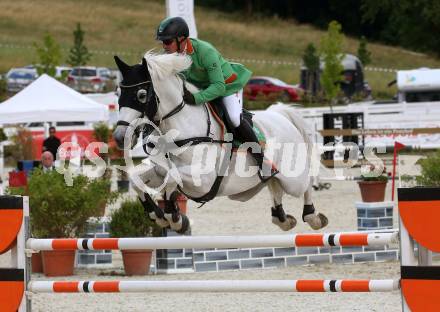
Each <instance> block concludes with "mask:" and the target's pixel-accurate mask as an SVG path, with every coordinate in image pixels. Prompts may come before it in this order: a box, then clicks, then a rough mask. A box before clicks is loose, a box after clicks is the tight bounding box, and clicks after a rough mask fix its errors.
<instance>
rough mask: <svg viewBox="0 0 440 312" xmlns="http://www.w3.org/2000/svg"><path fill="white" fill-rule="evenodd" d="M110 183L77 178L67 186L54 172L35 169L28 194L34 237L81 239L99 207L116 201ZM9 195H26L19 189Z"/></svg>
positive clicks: (60, 176) (97, 213)
mask: <svg viewBox="0 0 440 312" xmlns="http://www.w3.org/2000/svg"><path fill="white" fill-rule="evenodd" d="M109 183H110V182H109V181H108V180H103V179H95V180H91V179H89V178H88V177H86V176H83V175H78V176H74V177H73V185H72V186H67V185H66V183H65V181H64V176H63V175H61V174H59V173H58V172H56V171H55V170H54V171H48V172H43V171H42V170H41V169H39V168H36V169H34V170H33V171H32V174H31V176H30V178H29V181H28V189H27V191H26V194H27V195H29V205H30V216H31V228H32V232H33V235H34V236H35V237H40V238H52V237H54V238H56V237H79V236H80V235H81V234H83V232H84V229H85V226H86V225H87V220H88V219H89V218H90V217H94V216H98V215H99V211H100V205H102V203H103V202H105V203H110V202H113V201H114V200H115V199H116V198H117V196H118V195H117V193H116V192H109V188H110V184H109ZM9 192H10V193H15V194H21V195H22V194H23V193H22V192H23V190H21V191H20V190H19V189H18V190H12V189H11V190H9Z"/></svg>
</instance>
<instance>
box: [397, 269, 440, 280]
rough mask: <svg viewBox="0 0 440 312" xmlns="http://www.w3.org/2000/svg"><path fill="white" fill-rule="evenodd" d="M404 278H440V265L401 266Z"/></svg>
mask: <svg viewBox="0 0 440 312" xmlns="http://www.w3.org/2000/svg"><path fill="white" fill-rule="evenodd" d="M400 274H401V277H402V279H421V280H440V267H439V266H401V267H400Z"/></svg>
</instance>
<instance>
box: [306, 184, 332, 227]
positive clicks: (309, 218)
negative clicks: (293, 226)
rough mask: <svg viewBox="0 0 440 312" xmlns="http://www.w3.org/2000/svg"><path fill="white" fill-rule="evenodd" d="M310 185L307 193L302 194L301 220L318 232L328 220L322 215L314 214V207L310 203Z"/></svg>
mask: <svg viewBox="0 0 440 312" xmlns="http://www.w3.org/2000/svg"><path fill="white" fill-rule="evenodd" d="M311 185H312V184H310V185H309V187H308V188H307V191H306V192H305V193H304V208H303V214H302V219H303V221H304V222H307V223H308V224H309V225H310V227H311V228H312V229H314V230H319V229H322V228H323V227H325V226H326V225H327V224H328V219H327V217H326V216H325V215H323V214H322V213H318V214H316V213H315V207H314V206H313V202H312V186H311Z"/></svg>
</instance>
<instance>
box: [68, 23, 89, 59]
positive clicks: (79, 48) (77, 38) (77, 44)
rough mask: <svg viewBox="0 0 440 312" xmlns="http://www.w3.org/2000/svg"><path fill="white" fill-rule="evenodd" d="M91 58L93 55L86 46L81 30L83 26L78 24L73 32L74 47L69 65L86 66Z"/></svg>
mask: <svg viewBox="0 0 440 312" xmlns="http://www.w3.org/2000/svg"><path fill="white" fill-rule="evenodd" d="M91 56H92V54H91V53H89V50H88V49H87V47H86V46H85V45H84V31H83V30H82V29H81V24H80V23H77V24H76V29H75V30H74V32H73V47H72V48H71V49H70V53H69V58H68V59H67V63H69V64H70V65H72V66H82V65H86V64H87V62H88V61H89V60H90V57H91Z"/></svg>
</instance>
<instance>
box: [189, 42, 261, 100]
mask: <svg viewBox="0 0 440 312" xmlns="http://www.w3.org/2000/svg"><path fill="white" fill-rule="evenodd" d="M186 53H187V55H189V56H190V57H191V59H192V62H193V63H192V65H191V67H190V68H189V69H187V70H186V71H184V72H183V74H184V75H185V78H186V80H188V81H189V82H191V83H192V84H194V85H195V86H196V87H198V88H199V89H201V90H200V91H199V92H198V93H196V94H194V98H195V101H196V104H202V103H206V102H209V101H211V100H213V99H215V98H218V97H224V96H228V95H231V94H234V93H235V92H237V91H239V90H241V89H243V88H244V86H245V85H246V83H247V82H248V80H249V78H250V77H251V75H252V72H251V71H250V70H248V69H247V68H246V67H244V66H243V65H242V64H238V63H231V62H228V61H226V60H225V59H224V58H223V57H222V56H221V54H220V53H219V52H218V51H217V50H216V49H215V48H214V47H213V46H212V45H211V44H210V43H208V42H206V41H202V40H199V39H194V38H189V39H188V41H187V47H186Z"/></svg>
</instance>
